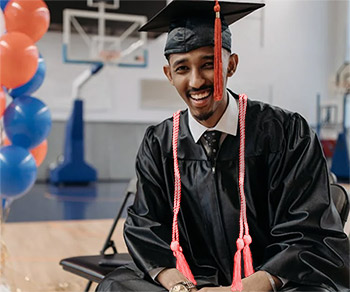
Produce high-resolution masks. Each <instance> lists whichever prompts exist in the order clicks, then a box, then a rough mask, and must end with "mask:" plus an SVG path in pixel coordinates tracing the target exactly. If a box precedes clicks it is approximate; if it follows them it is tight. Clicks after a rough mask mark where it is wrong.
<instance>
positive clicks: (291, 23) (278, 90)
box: [35, 0, 348, 180]
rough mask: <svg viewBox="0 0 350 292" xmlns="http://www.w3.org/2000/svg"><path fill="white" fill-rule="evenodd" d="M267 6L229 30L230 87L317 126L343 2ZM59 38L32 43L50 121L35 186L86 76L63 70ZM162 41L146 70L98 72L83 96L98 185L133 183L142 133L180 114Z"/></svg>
mask: <svg viewBox="0 0 350 292" xmlns="http://www.w3.org/2000/svg"><path fill="white" fill-rule="evenodd" d="M265 3H266V8H265V9H264V11H260V12H256V13H255V14H253V15H252V16H251V17H249V18H247V19H243V20H241V21H239V22H238V23H237V24H236V25H234V26H232V28H231V31H232V34H233V46H232V47H233V51H234V52H236V53H237V54H238V55H239V58H240V61H239V66H238V70H237V73H236V74H235V75H234V76H233V77H232V78H231V79H230V81H229V87H230V88H231V89H233V90H234V91H236V92H245V93H247V94H248V97H249V98H251V99H257V100H262V101H266V102H271V103H273V104H275V105H278V106H281V107H284V108H287V109H289V110H292V111H297V112H300V113H301V114H302V115H304V116H305V117H306V118H307V119H308V120H309V122H310V123H311V124H315V121H316V120H315V119H316V94H317V93H320V94H321V96H322V98H323V99H325V98H329V97H331V96H332V95H333V93H334V86H333V85H332V84H333V81H334V78H335V76H334V74H335V72H336V69H337V68H338V67H339V66H340V65H341V64H342V62H343V60H344V57H345V36H346V29H345V24H346V17H347V14H346V11H347V5H348V1H322V0H320V1H317V0H314V1H309V0H283V1H281V0H274V1H270V0H267V1H265ZM61 38H62V35H61V34H60V33H57V32H48V33H47V34H46V35H45V36H44V37H43V39H42V40H40V42H39V43H38V47H39V50H40V52H41V54H42V55H43V57H44V58H45V60H46V63H47V68H48V69H47V77H46V79H45V82H44V84H43V86H42V87H41V88H40V90H39V91H38V92H37V93H36V94H35V96H38V97H40V98H41V99H43V100H44V101H45V102H46V103H47V104H48V105H49V107H50V109H51V111H52V114H53V119H54V123H53V129H52V132H51V134H50V137H49V139H48V141H49V153H48V156H47V158H46V160H45V162H44V164H43V166H42V167H40V168H39V176H38V178H39V179H41V180H45V179H46V178H47V168H48V165H49V164H50V163H52V162H54V161H55V160H56V157H57V156H58V155H59V154H60V152H61V149H62V148H63V138H64V127H65V121H66V119H67V117H68V116H69V114H70V110H71V105H72V98H71V86H72V81H73V80H74V78H75V77H76V76H77V75H78V74H79V73H81V72H82V71H83V70H85V69H86V68H88V66H87V65H74V64H63V62H62V56H61V44H62V41H61ZM164 41H165V36H161V37H159V38H158V39H156V40H153V41H150V43H149V45H148V49H149V64H148V67H147V68H140V69H135V68H118V67H107V68H104V69H103V70H102V71H101V72H100V73H99V74H98V75H97V76H96V77H95V78H93V79H92V80H91V81H90V82H89V83H88V84H87V85H86V87H85V88H84V89H83V91H82V94H81V96H82V98H84V100H85V119H86V121H87V122H86V124H85V127H86V128H85V130H86V159H87V161H88V162H90V163H92V164H93V165H94V166H95V167H96V168H97V169H98V171H99V178H100V179H119V178H128V177H131V176H133V174H134V170H133V169H134V158H135V154H136V151H137V148H138V145H139V143H140V142H141V140H142V136H143V133H144V130H145V129H146V127H147V126H148V125H149V124H152V123H157V122H159V121H161V120H162V119H164V118H166V117H168V116H170V115H171V114H172V112H173V111H174V110H176V109H177V108H179V107H180V108H181V107H182V108H184V104H183V103H182V101H181V100H180V98H177V97H176V92H175V90H174V89H173V88H172V87H171V86H169V85H168V84H167V81H166V80H165V77H164V75H163V72H162V66H163V64H164V63H165V59H164V57H163V55H162V52H163V45H164ZM147 84H148V87H147ZM149 84H153V85H152V86H149ZM157 84H158V86H157ZM145 86H146V87H145ZM150 87H151V88H158V89H159V90H156V92H157V95H156V94H154V93H153V92H152V90H145V88H148V89H149V88H150ZM147 93H148V94H147ZM157 98H159V100H158V101H157ZM168 101H172V102H168ZM155 104H157V105H159V106H157V107H155V106H154V105H155Z"/></svg>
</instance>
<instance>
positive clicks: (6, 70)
mask: <svg viewBox="0 0 350 292" xmlns="http://www.w3.org/2000/svg"><path fill="white" fill-rule="evenodd" d="M38 59H39V51H38V49H37V47H36V46H35V45H34V43H33V41H32V40H31V39H30V38H29V37H28V36H27V35H25V34H23V33H20V32H10V33H6V34H4V35H2V36H1V37H0V64H1V66H0V84H2V85H5V87H7V88H15V87H18V86H21V85H23V84H25V83H27V82H28V81H29V80H30V79H31V78H32V77H33V76H34V74H35V72H36V70H37V68H38Z"/></svg>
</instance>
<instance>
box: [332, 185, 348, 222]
mask: <svg viewBox="0 0 350 292" xmlns="http://www.w3.org/2000/svg"><path fill="white" fill-rule="evenodd" d="M330 190H331V196H332V199H333V202H334V204H335V207H336V208H337V210H338V213H339V215H340V218H341V220H342V223H343V226H344V225H345V223H346V221H347V219H348V216H349V208H350V206H349V204H350V198H349V194H348V192H347V191H346V189H345V188H344V187H343V186H341V185H339V184H336V183H333V184H331V185H330Z"/></svg>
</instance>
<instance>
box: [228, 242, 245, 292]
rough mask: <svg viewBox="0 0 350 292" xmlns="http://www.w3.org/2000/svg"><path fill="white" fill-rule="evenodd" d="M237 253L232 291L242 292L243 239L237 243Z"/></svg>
mask: <svg viewBox="0 0 350 292" xmlns="http://www.w3.org/2000/svg"><path fill="white" fill-rule="evenodd" d="M236 245H237V251H236V253H235V257H234V266H233V279H232V285H231V291H242V290H243V286H242V276H241V269H242V265H241V251H242V249H243V247H244V241H243V239H242V238H238V239H237V241H236Z"/></svg>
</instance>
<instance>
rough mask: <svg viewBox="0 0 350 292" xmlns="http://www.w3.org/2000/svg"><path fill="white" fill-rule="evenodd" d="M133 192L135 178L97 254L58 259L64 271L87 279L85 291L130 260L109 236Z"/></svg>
mask: <svg viewBox="0 0 350 292" xmlns="http://www.w3.org/2000/svg"><path fill="white" fill-rule="evenodd" d="M135 193H136V178H134V179H132V180H130V182H129V185H128V187H127V189H126V193H125V196H124V200H123V202H122V205H121V206H120V209H119V211H118V213H117V216H116V217H115V219H114V221H113V224H112V227H111V229H110V231H109V234H108V236H107V239H106V241H105V243H104V245H103V248H102V250H101V252H100V254H99V255H89V256H76V257H70V258H65V259H62V260H61V261H60V265H61V266H62V268H63V269H64V270H65V271H68V272H71V273H73V274H76V275H78V276H80V277H83V278H85V279H87V280H89V282H88V284H87V286H86V288H85V291H89V289H90V287H91V284H92V282H97V283H100V282H101V281H102V279H103V278H104V277H105V276H106V275H107V274H109V273H110V272H112V271H113V270H114V269H115V268H116V267H118V266H122V265H126V264H128V263H130V262H132V259H131V257H130V255H129V254H128V253H118V251H117V248H116V246H115V244H114V241H113V240H112V239H111V238H112V235H113V233H114V230H115V227H116V226H117V223H118V221H119V219H120V217H121V215H122V213H123V211H124V209H125V207H126V205H127V202H128V200H129V198H130V196H131V195H134V194H135ZM110 248H111V249H112V251H113V253H111V254H106V251H107V250H108V249H110Z"/></svg>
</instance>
